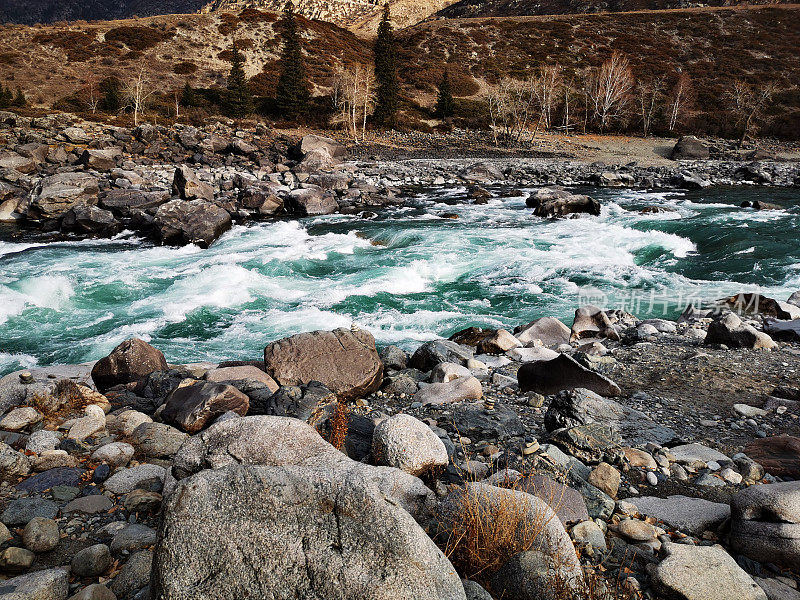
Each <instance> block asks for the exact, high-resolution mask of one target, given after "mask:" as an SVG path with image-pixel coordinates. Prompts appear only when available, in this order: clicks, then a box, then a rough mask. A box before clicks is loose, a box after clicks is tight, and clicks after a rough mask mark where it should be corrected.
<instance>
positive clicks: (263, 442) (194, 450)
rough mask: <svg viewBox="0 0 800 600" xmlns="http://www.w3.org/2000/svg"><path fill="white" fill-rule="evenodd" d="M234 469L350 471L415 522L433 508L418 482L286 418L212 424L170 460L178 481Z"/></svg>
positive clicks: (241, 420)
mask: <svg viewBox="0 0 800 600" xmlns="http://www.w3.org/2000/svg"><path fill="white" fill-rule="evenodd" d="M234 464H245V465H265V466H274V467H283V466H303V467H314V468H326V469H331V470H336V471H337V472H340V473H345V472H350V471H353V472H355V473H357V474H358V475H359V477H361V478H363V479H365V480H369V481H372V482H373V483H374V484H375V485H376V486H377V487H378V488H379V489H380V490H382V491H383V493H384V494H385V495H386V496H387V497H389V498H393V500H394V501H395V502H396V503H397V504H398V505H399V506H402V507H403V508H405V509H406V510H407V511H408V512H409V513H410V514H411V515H413V516H414V517H415V518H416V519H418V520H420V521H422V520H424V519H425V518H427V517H428V516H429V515H430V511H431V508H432V502H433V493H432V492H431V491H430V490H429V489H428V488H427V487H425V485H424V484H423V483H422V481H421V480H419V479H417V478H416V477H413V476H412V475H409V474H408V473H405V472H404V471H401V470H400V469H395V468H392V467H373V466H371V465H366V464H363V463H360V462H356V461H354V460H351V459H350V458H348V457H347V456H346V455H345V454H343V453H341V452H339V451H338V450H337V449H336V448H334V447H333V446H331V445H330V444H329V443H328V442H326V441H325V440H323V439H322V437H320V435H319V433H318V432H317V430H316V429H314V428H313V427H312V426H310V425H308V424H307V423H304V422H302V421H299V420H297V419H292V418H289V417H272V416H254V417H243V418H241V419H233V420H229V421H223V422H221V423H215V424H214V425H212V426H211V427H209V428H208V429H205V430H204V431H201V432H200V433H199V434H197V435H194V436H192V437H191V438H189V440H188V441H187V442H186V443H185V444H184V445H183V447H182V448H181V449H180V451H179V452H178V454H177V455H176V456H175V460H174V466H173V468H172V474H173V475H174V477H175V478H176V479H178V480H181V479H184V478H186V477H188V476H189V475H191V474H193V473H197V472H198V471H201V470H203V469H218V468H222V467H225V466H228V465H234ZM165 491H166V490H165Z"/></svg>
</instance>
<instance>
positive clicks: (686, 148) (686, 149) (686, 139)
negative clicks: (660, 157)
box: [670, 135, 709, 160]
mask: <svg viewBox="0 0 800 600" xmlns="http://www.w3.org/2000/svg"><path fill="white" fill-rule="evenodd" d="M670 157H671V158H672V160H706V159H707V158H708V157H709V151H708V146H706V145H705V143H703V141H702V140H700V139H698V138H696V137H695V136H693V135H683V136H681V137H680V139H678V142H677V143H676V144H675V146H674V147H673V148H672V153H671V155H670Z"/></svg>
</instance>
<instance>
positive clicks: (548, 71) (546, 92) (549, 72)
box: [532, 64, 563, 129]
mask: <svg viewBox="0 0 800 600" xmlns="http://www.w3.org/2000/svg"><path fill="white" fill-rule="evenodd" d="M562 85H563V81H562V77H561V66H560V65H558V64H555V65H545V66H542V67H540V69H539V72H538V73H537V75H536V76H535V77H534V79H533V82H532V88H533V92H534V94H535V95H536V102H537V104H538V105H539V110H540V114H541V119H540V120H541V124H542V127H543V128H544V129H550V127H551V126H552V124H553V111H554V109H555V105H556V101H557V100H556V99H557V98H558V97H559V92H560V88H561V86H562Z"/></svg>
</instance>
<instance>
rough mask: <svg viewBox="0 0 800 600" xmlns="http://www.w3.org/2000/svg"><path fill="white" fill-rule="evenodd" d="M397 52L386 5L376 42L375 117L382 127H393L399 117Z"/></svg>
mask: <svg viewBox="0 0 800 600" xmlns="http://www.w3.org/2000/svg"><path fill="white" fill-rule="evenodd" d="M396 51H397V50H396V48H395V42H394V34H393V33H392V24H391V23H390V22H389V4H388V3H386V4H384V5H383V18H382V19H381V24H380V25H379V26H378V39H377V40H376V41H375V79H377V81H378V86H377V90H376V102H375V113H374V117H375V121H376V122H377V123H379V124H380V125H386V126H392V125H394V124H395V121H396V117H397V101H398V95H399V85H398V83H397V62H396V60H395V54H396Z"/></svg>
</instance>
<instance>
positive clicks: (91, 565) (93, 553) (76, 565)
mask: <svg viewBox="0 0 800 600" xmlns="http://www.w3.org/2000/svg"><path fill="white" fill-rule="evenodd" d="M112 560H113V559H112V558H111V551H110V550H109V548H108V546H106V545H105V544H95V545H93V546H89V547H88V548H84V549H83V550H81V551H80V552H78V553H77V554H76V555H75V556H73V557H72V573H73V574H75V575H77V576H78V577H97V576H98V575H102V574H103V573H105V572H106V571H107V570H108V568H109V567H110V566H111V562H112Z"/></svg>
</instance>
